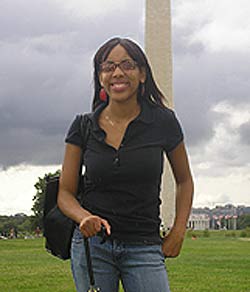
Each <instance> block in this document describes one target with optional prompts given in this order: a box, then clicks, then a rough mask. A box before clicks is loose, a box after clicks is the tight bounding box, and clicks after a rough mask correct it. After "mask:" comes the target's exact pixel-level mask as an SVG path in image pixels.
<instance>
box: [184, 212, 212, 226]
mask: <svg viewBox="0 0 250 292" xmlns="http://www.w3.org/2000/svg"><path fill="white" fill-rule="evenodd" d="M188 228H190V229H193V230H205V229H209V228H210V217H209V216H208V215H207V214H193V213H192V214H191V215H190V217H189V220H188Z"/></svg>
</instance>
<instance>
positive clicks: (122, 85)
mask: <svg viewBox="0 0 250 292" xmlns="http://www.w3.org/2000/svg"><path fill="white" fill-rule="evenodd" d="M128 87H129V83H128V82H121V83H120V82H119V83H111V89H112V90H113V91H116V92H122V91H124V90H126V89H127V88H128Z"/></svg>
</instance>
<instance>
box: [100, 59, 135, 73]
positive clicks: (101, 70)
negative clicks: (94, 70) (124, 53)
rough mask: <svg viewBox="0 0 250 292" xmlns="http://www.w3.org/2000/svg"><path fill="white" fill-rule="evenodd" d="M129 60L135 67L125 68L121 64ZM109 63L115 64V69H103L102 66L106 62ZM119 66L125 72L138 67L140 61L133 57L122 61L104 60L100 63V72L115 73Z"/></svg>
mask: <svg viewBox="0 0 250 292" xmlns="http://www.w3.org/2000/svg"><path fill="white" fill-rule="evenodd" d="M127 61H129V62H130V63H131V64H133V68H131V69H123V68H122V67H121V66H120V65H121V64H122V63H124V62H127ZM107 63H109V64H110V65H113V66H114V69H112V70H109V71H105V70H103V68H102V66H103V65H104V64H107ZM117 67H119V69H121V70H122V71H123V72H124V71H125V72H127V71H130V70H135V68H136V67H138V63H137V62H136V61H134V60H133V59H125V60H122V61H121V62H113V61H104V62H103V63H101V64H100V72H104V73H113V72H115V70H116V68H117Z"/></svg>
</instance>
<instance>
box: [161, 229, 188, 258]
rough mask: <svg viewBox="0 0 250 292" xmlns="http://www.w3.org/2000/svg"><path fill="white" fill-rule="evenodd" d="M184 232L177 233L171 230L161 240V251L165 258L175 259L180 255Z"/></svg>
mask: <svg viewBox="0 0 250 292" xmlns="http://www.w3.org/2000/svg"><path fill="white" fill-rule="evenodd" d="M184 238H185V231H177V230H176V229H174V228H173V229H172V230H171V231H170V232H169V234H168V235H167V236H166V237H165V238H164V239H163V244H162V251H163V254H164V255H165V256H166V257H171V258H172V257H177V256H178V255H179V254H180V251H181V247H182V243H183V240H184Z"/></svg>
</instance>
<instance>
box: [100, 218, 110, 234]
mask: <svg viewBox="0 0 250 292" xmlns="http://www.w3.org/2000/svg"><path fill="white" fill-rule="evenodd" d="M102 225H104V227H105V229H106V232H107V234H108V235H110V234H111V226H110V225H109V223H108V221H107V220H105V219H102Z"/></svg>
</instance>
